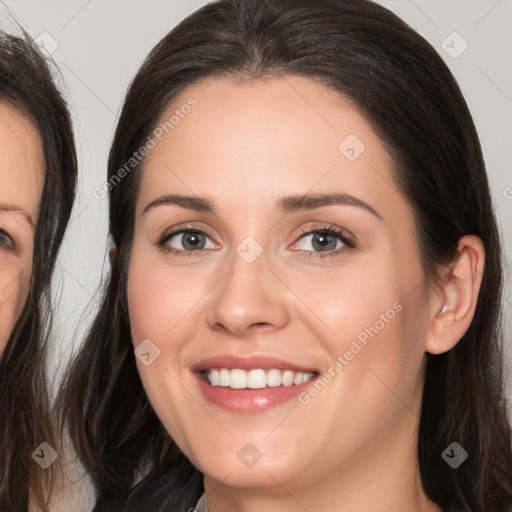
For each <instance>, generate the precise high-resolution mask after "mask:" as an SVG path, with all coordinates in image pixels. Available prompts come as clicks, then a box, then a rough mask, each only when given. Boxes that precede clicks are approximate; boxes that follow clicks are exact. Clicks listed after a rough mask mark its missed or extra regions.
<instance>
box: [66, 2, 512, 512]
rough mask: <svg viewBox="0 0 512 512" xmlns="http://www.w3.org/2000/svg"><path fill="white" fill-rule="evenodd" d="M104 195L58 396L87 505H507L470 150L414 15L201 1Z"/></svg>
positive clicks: (460, 110) (468, 126)
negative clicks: (92, 279)
mask: <svg viewBox="0 0 512 512" xmlns="http://www.w3.org/2000/svg"><path fill="white" fill-rule="evenodd" d="M104 190H106V191H108V192H109V194H110V233H111V235H112V237H113V241H114V247H113V248H112V250H111V261H112V271H111V275H110V277H109V281H108V283H107V286H106V289H105V292H104V296H103V304H102V307H101V308H100V310H99V312H98V314H97V317H96V319H95V321H94V323H93V325H92V328H91V330H90V333H89V335H88V337H87V340H86V342H85V344H84V346H83V348H82V350H81V353H80V354H79V356H78V358H77V359H76V361H75V362H74V364H73V366H72V368H71V369H70V373H69V376H68V381H67V386H66V389H65V390H64V391H63V394H62V396H61V403H62V404H63V407H64V418H65V420H66V422H67V425H68V426H69V429H70V432H71V437H72V439H73V441H74V444H75V448H76V450H77V452H78V454H79V456H80V458H81V460H82V462H83V464H84V465H85V467H86V469H87V470H88V471H89V472H90V474H91V476H92V478H93V480H94V483H95V486H96V490H97V494H98V505H97V507H96V509H95V510H96V511H97V512H100V511H111V510H112V511H113V510H120V511H121V510H122V511H136V510H158V511H164V510H165V511H167V510H170V511H188V510H191V508H192V507H194V506H195V507H196V508H197V510H209V511H210V512H219V511H222V512H226V511H235V510H236V511H241V510H246V511H249V510H265V511H273V510H280V511H283V510H286V511H287V510H290V511H292V510H314V511H317V512H328V511H337V512H340V511H344V512H346V511H353V510H358V511H359V510H402V511H441V510H443V511H447V510H464V511H471V512H475V511H490V510H492V511H498V510H499V511H510V510H512V484H511V480H512V454H511V445H510V443H511V433H510V425H509V424H508V422H507V417H506V412H505V411H506V408H505V403H504V402H505V400H504V390H503V381H502V375H501V371H502V356H501V352H500V350H501V348H500V347H501V345H500V336H501V326H500V323H499V321H500V310H501V309H500V308H501V299H500V293H501V286H502V271H501V248H500V240H499V237H498V233H497V229H496V221H495V218H494V215H493V209H492V203H491V198H490V192H489V186H488V182H487V177H486V173H485V167H484V162H483V158H482V153H481V149H480V145H479V141H478V136H477V133H476V130H475V127H474V124H473V121H472V118H471V115H470V113H469V111H468V108H467V105H466V103H465V101H464V99H463V97H462V94H461V92H460V90H459V88H458V87H457V85H456V83H455V80H454V78H453V76H452V75H451V73H450V72H449V70H448V69H447V67H446V65H445V64H444V63H443V62H442V60H441V58H440V57H439V56H438V55H437V54H436V52H435V51H434V50H433V49H432V47H431V46H430V45H429V44H428V43H427V42H426V41H425V40H424V39H423V38H422V37H420V36H419V35H418V34H417V33H415V32H414V31H413V30H412V29H411V28H409V27H408V26H407V25H406V24H405V23H404V22H402V21H401V20H400V19H398V18H397V17H396V16H395V15H393V14H392V13H391V12H389V11H388V10H386V9H385V8H383V7H380V6H378V5H376V4H374V3H371V2H368V1H361V0H283V1H281V2H274V1H272V0H263V1H261V0H220V1H217V2H211V3H209V4H208V5H206V6H205V7H203V8H202V9H200V10H199V11H197V12H196V13H194V14H193V15H191V16H190V17H188V18H187V19H186V20H184V21H183V22H182V23H180V24H179V25H178V26H177V27H176V28H175V29H174V30H172V31H171V32H170V33H169V34H168V35H167V36H166V37H165V38H164V39H163V40H162V41H161V42H160V43H159V44H158V45H157V46H156V47H155V48H154V49H153V51H152V52H151V53H150V55H149V56H148V58H147V60H146V61H145V62H144V64H143V65H142V67H141V69H140V70H139V72H138V74H137V75H136V77H135V78H134V80H133V82H132V84H131V86H130V88H129V90H128V93H127V96H126V100H125V103H124V106H123V110H122V113H121V116H120V119H119V124H118V126H117V130H116V134H115V137H114V141H113V144H112V149H111V152H110V157H109V166H108V181H107V182H106V184H105V187H104ZM91 370H92V371H91ZM139 480H141V481H139ZM203 493H204V494H203Z"/></svg>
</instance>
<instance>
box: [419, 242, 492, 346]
mask: <svg viewBox="0 0 512 512" xmlns="http://www.w3.org/2000/svg"><path fill="white" fill-rule="evenodd" d="M484 266H485V248H484V244H483V242H482V240H481V239H480V238H479V237H478V236H475V235H465V236H463V237H462V238H461V239H460V240H459V243H458V247H457V255H456V258H455V263H454V264H452V265H451V266H450V267H449V268H446V269H443V270H442V271H441V290H440V292H439V293H438V294H437V296H436V297H435V299H433V300H432V301H431V317H430V325H429V330H428V333H427V337H426V341H425V350H426V351H427V352H430V353H431V354H442V353H443V352H447V351H448V350H450V349H452V348H453V347H454V346H455V345H456V344H457V343H458V342H459V341H460V339H461V338H462V336H464V334H465V333H466V331H467V330H468V328H469V326H470V324H471V321H472V320H473V316H474V314H475V309H476V303H477V299H478V293H479V292H480V285H481V284H482V275H483V271H484ZM443 306H444V311H443Z"/></svg>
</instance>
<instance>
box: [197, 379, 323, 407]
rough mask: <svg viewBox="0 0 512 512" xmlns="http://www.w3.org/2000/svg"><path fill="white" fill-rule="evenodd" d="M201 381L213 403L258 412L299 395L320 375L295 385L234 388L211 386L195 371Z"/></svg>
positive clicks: (200, 386) (201, 385) (208, 398)
mask: <svg viewBox="0 0 512 512" xmlns="http://www.w3.org/2000/svg"><path fill="white" fill-rule="evenodd" d="M194 375H195V377H196V379H197V381H198V382H199V388H200V389H201V391H202V393H203V395H204V396H205V397H206V399H207V400H208V401H210V402H212V403H213V404H215V405H217V406H218V407H221V408H222V409H226V410H228V411H231V412H238V413H245V414H256V413H258V412H262V411H266V410H268V409H271V408H272V407H277V406H278V405H281V404H283V403H285V402H288V401H289V400H292V399H294V398H296V397H297V395H299V394H300V393H301V392H302V391H304V390H305V389H306V388H308V387H309V386H310V385H311V384H312V383H313V382H315V380H316V379H317V377H318V375H315V376H314V377H313V378H312V379H311V380H309V381H308V382H305V383H304V384H298V385H293V386H278V387H275V388H269V387H265V388H261V389H232V388H230V387H223V386H210V385H209V384H208V383H207V382H205V381H204V380H203V377H202V375H201V373H200V372H194Z"/></svg>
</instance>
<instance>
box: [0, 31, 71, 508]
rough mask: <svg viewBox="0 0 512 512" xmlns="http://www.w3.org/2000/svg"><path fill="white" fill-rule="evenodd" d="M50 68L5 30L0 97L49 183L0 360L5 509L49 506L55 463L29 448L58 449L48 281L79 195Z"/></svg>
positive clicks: (0, 39) (0, 480)
mask: <svg viewBox="0 0 512 512" xmlns="http://www.w3.org/2000/svg"><path fill="white" fill-rule="evenodd" d="M52 69H55V68H54V67H53V66H50V65H49V63H48V62H47V61H46V59H45V57H44V56H43V55H42V54H41V53H40V51H39V50H38V48H37V47H36V46H35V45H33V44H32V43H31V42H30V40H29V38H28V35H26V34H25V35H24V37H17V36H14V35H9V34H6V33H4V32H0V101H1V102H7V103H9V104H10V105H12V106H13V107H14V108H16V109H18V110H19V111H20V112H21V113H22V114H23V115H25V116H27V118H28V119H29V120H30V121H31V122H32V123H33V125H34V127H35V128H36V130H37V132H38V134H39V137H40V139H41V143H42V148H43V154H44V186H43V191H42V197H41V201H40V206H39V214H38V221H37V225H36V229H35V238H34V255H33V266H32V275H31V280H30V287H29V292H28V298H27V300H26V303H25V306H24V308H23V310H22V312H21V315H20V317H19V318H18V320H17V322H16V325H15V327H14V330H13V332H12V334H11V336H10V338H9V341H8V343H7V346H6V348H5V351H4V353H3V354H2V358H1V361H0V414H1V415H2V422H1V426H0V468H1V469H0V508H1V510H2V511H11V510H12V511H16V512H20V511H25V510H27V507H28V501H29V490H30V491H31V496H30V501H31V502H32V503H34V504H37V506H38V507H39V509H40V510H46V509H47V504H48V500H49V495H50V490H51V484H52V481H53V476H54V472H53V468H52V466H50V467H49V468H48V469H43V468H41V467H40V466H39V465H38V464H37V463H36V462H35V461H34V460H33V459H32V456H31V454H32V452H33V451H34V450H35V448H36V447H38V446H39V445H40V444H41V443H42V442H44V441H46V442H47V443H49V444H50V445H51V446H52V447H54V448H55V447H57V445H58V441H57V439H56V432H55V429H54V428H53V426H54V424H55V422H54V421H53V420H52V415H51V412H50V411H51V406H50V398H49V390H48V383H47V375H46V364H45V359H46V358H45V355H46V350H47V344H48V340H49V333H50V327H51V292H50V282H51V276H52V272H53V269H54V266H55V261H56V258H57V254H58V251H59V247H60V244H61V241H62V238H63V236H64V231H65V228H66V225H67V222H68V220H69V217H70V214H71V209H72V206H73V201H74V195H75V184H76V176H77V162H76V154H75V146H74V138H73V130H72V123H71V119H70V116H69V113H68V110H67V107H66V104H65V101H64V99H63V97H62V96H61V94H60V93H59V91H58V90H57V87H56V85H55V84H54V80H53V76H52Z"/></svg>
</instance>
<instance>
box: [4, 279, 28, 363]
mask: <svg viewBox="0 0 512 512" xmlns="http://www.w3.org/2000/svg"><path fill="white" fill-rule="evenodd" d="M18 272H19V271H18ZM28 275H30V269H26V270H24V271H22V272H21V273H16V272H10V271H6V272H2V273H0V290H1V291H0V318H1V322H0V354H1V353H3V351H4V350H5V347H6V345H7V342H8V341H9V337H10V336H11V334H12V330H13V328H14V325H15V324H16V321H17V320H18V318H19V316H20V314H21V311H22V310H23V307H24V305H25V302H26V300H27V295H28V287H29V278H28V277H27V276H28Z"/></svg>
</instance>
